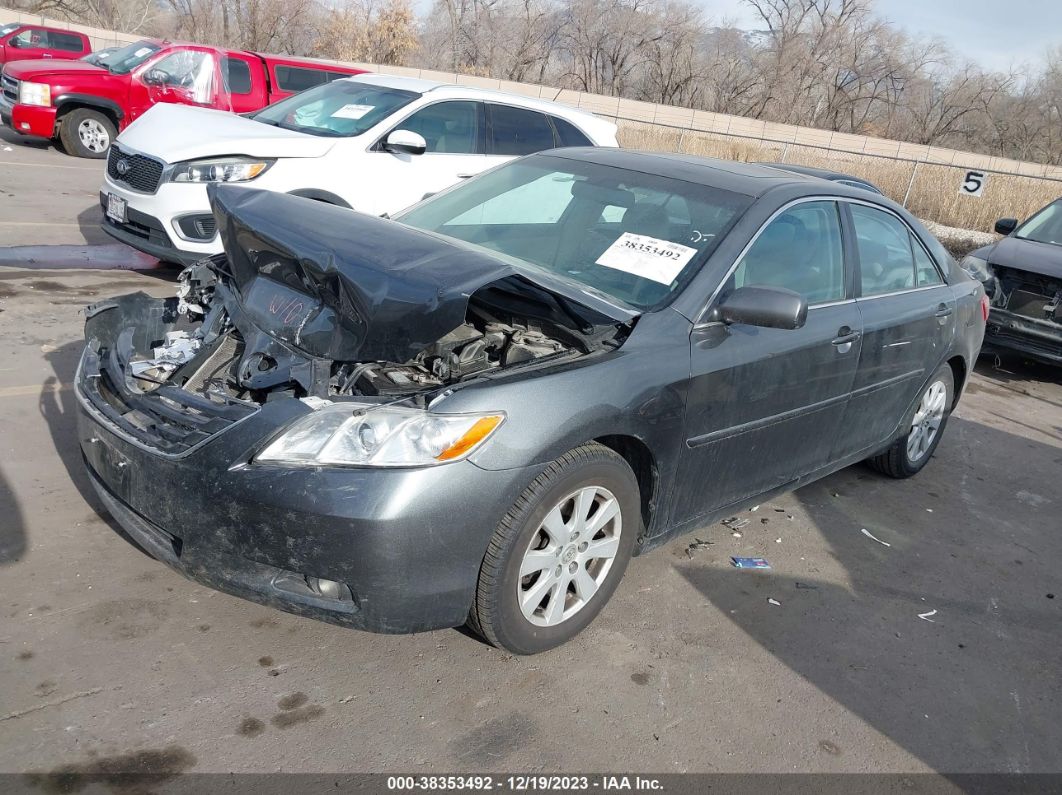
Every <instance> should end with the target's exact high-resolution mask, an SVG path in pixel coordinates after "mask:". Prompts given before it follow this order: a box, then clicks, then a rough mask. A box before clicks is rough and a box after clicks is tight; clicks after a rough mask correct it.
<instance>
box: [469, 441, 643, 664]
mask: <svg viewBox="0 0 1062 795" xmlns="http://www.w3.org/2000/svg"><path fill="white" fill-rule="evenodd" d="M638 494H639V492H638V481H637V479H636V478H635V477H634V473H633V472H632V471H631V468H630V466H628V465H627V462H626V461H625V460H624V459H623V458H622V457H621V456H619V455H617V454H616V453H615V452H614V451H612V450H610V449H609V448H607V447H605V446H603V445H600V444H596V443H591V444H586V445H583V446H581V447H577V448H575V449H574V450H570V451H568V452H567V453H565V454H564V455H562V456H561V457H560V458H558V459H557V460H556V461H554V462H553V463H551V464H550V465H549V466H547V467H546V469H545V471H544V472H543V473H542V474H541V475H539V476H538V477H537V478H536V479H535V480H534V482H533V483H532V484H531V485H530V486H528V487H527V490H526V491H524V493H523V494H522V495H521V496H520V498H519V499H518V500H517V501H516V504H514V505H513V507H512V508H510V509H509V511H508V513H506V514H505V516H504V517H503V518H502V520H501V523H500V524H499V525H498V527H497V529H496V530H495V532H494V536H493V538H491V540H490V544H489V546H488V547H487V553H486V555H484V557H483V563H482V564H481V566H480V570H479V582H478V584H477V587H476V597H475V601H474V604H473V606H472V611H471V614H470V615H469V626H470V627H471V628H472V629H473V630H475V631H476V632H477V633H478V634H480V635H482V636H483V637H484V638H485V639H486V640H487V641H488V642H490V643H491V644H493V645H495V646H499V647H501V648H504V649H508V650H509V651H511V652H513V653H514V654H536V653H538V652H540V651H546V650H547V649H552V648H553V647H554V646H559V645H560V644H562V643H565V642H566V641H568V640H570V639H572V638H574V637H575V636H576V635H577V634H578V633H579V632H581V631H582V630H583V629H585V628H586V626H587V625H588V624H589V623H590V622H591V621H593V619H594V617H595V616H596V615H597V614H598V613H599V612H601V608H603V607H604V606H605V603H606V602H608V600H609V597H611V596H612V593H613V591H615V590H616V586H617V585H619V581H620V579H621V578H622V577H623V572H624V570H625V569H626V568H627V563H628V561H629V560H630V558H631V553H632V552H633V551H634V544H635V541H636V540H637V537H638V533H639V530H640V529H641V511H640V504H641V503H640V499H639V496H638Z"/></svg>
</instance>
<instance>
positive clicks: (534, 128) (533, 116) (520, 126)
mask: <svg viewBox="0 0 1062 795" xmlns="http://www.w3.org/2000/svg"><path fill="white" fill-rule="evenodd" d="M489 107H490V115H491V140H492V141H493V153H494V154H496V155H529V154H531V153H532V152H541V151H543V150H544V149H552V148H553V147H554V143H553V127H552V126H551V125H550V123H549V119H548V118H547V117H546V114H545V113H539V112H538V111H537V110H528V109H527V108H514V107H512V106H511V105H490V106H489Z"/></svg>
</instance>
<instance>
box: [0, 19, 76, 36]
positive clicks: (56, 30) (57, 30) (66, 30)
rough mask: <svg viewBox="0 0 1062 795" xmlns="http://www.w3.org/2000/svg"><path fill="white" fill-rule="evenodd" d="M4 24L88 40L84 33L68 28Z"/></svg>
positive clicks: (30, 24) (26, 23)
mask: <svg viewBox="0 0 1062 795" xmlns="http://www.w3.org/2000/svg"><path fill="white" fill-rule="evenodd" d="M4 24H5V25H7V24H11V25H17V26H18V27H20V28H33V29H34V30H48V31H51V32H52V33H69V34H71V35H73V36H80V37H81V38H83V39H87V38H88V36H86V35H85V34H84V33H81V32H79V31H76V30H70V29H69V28H57V27H53V26H52V25H37V24H34V23H33V22H10V23H4Z"/></svg>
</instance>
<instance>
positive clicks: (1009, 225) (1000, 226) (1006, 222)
mask: <svg viewBox="0 0 1062 795" xmlns="http://www.w3.org/2000/svg"><path fill="white" fill-rule="evenodd" d="M1017 228H1018V219H1017V218H1000V219H999V220H998V221H996V234H997V235H1009V234H1010V233H1011V232H1013V231H1014V230H1015V229H1017Z"/></svg>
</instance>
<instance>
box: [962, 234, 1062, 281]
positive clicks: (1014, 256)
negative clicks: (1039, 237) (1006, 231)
mask: <svg viewBox="0 0 1062 795" xmlns="http://www.w3.org/2000/svg"><path fill="white" fill-rule="evenodd" d="M986 252H987V253H986V254H983V253H981V250H978V251H975V252H973V253H974V254H975V255H977V256H982V257H986V258H987V260H988V264H989V265H1001V266H1002V267H1004V268H1014V269H1016V270H1022V271H1030V272H1032V273H1039V274H1041V275H1043V276H1049V277H1051V278H1054V279H1062V246H1055V245H1052V244H1050V243H1036V242H1034V241H1032V240H1022V239H1021V238H1017V237H1005V238H1003V239H1002V240H1000V241H999V242H998V243H996V244H995V245H994V246H993V247H991V248H989V249H987V250H986Z"/></svg>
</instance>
